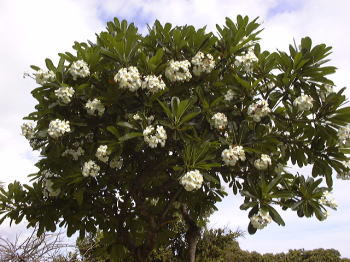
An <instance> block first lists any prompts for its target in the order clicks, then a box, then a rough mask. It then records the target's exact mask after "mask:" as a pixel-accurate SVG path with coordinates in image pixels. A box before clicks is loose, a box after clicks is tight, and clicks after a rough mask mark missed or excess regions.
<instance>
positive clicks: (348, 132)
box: [338, 124, 350, 146]
mask: <svg viewBox="0 0 350 262" xmlns="http://www.w3.org/2000/svg"><path fill="white" fill-rule="evenodd" d="M338 138H339V143H340V144H342V145H345V146H349V145H350V124H348V125H347V126H343V127H341V128H339V129H338Z"/></svg>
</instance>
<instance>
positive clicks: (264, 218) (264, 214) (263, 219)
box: [250, 209, 272, 229]
mask: <svg viewBox="0 0 350 262" xmlns="http://www.w3.org/2000/svg"><path fill="white" fill-rule="evenodd" d="M250 222H251V223H252V225H253V227H255V228H256V229H263V228H264V227H266V226H267V225H268V224H269V223H271V222H272V218H271V216H270V214H269V212H268V211H265V210H262V209H260V210H259V212H258V213H257V214H255V215H253V216H251V217H250Z"/></svg>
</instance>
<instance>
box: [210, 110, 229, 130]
mask: <svg viewBox="0 0 350 262" xmlns="http://www.w3.org/2000/svg"><path fill="white" fill-rule="evenodd" d="M211 119H212V120H213V125H214V127H215V128H217V129H224V128H226V126H227V123H228V122H227V117H226V116H225V114H223V113H216V114H215V115H213V117H212V118H211Z"/></svg>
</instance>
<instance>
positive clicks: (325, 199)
mask: <svg viewBox="0 0 350 262" xmlns="http://www.w3.org/2000/svg"><path fill="white" fill-rule="evenodd" d="M318 202H319V203H320V204H321V205H325V206H328V207H330V208H332V209H336V208H337V207H338V205H337V203H336V202H335V199H334V198H332V197H331V193H330V192H329V191H324V192H323V195H322V197H321V198H320V199H319V200H318Z"/></svg>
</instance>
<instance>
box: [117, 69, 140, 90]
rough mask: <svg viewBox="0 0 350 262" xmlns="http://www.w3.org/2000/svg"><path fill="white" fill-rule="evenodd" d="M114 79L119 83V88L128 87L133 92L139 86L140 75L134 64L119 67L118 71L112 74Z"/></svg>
mask: <svg viewBox="0 0 350 262" xmlns="http://www.w3.org/2000/svg"><path fill="white" fill-rule="evenodd" d="M114 81H115V82H116V83H119V87H120V88H122V89H128V90H129V91H131V92H135V91H136V90H138V89H139V88H140V87H141V77H140V74H139V71H138V70H137V68H136V67H134V66H129V67H128V68H121V69H119V71H118V73H117V74H116V75H115V76H114Z"/></svg>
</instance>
